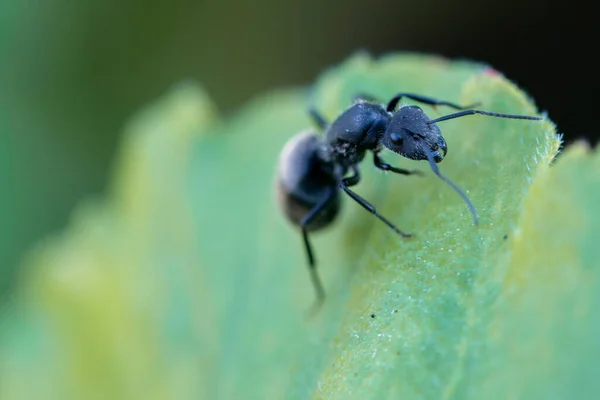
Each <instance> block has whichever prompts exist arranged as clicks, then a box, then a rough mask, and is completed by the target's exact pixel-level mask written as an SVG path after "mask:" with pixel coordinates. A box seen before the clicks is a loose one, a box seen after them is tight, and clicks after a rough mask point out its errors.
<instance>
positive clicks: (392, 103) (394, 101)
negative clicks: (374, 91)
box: [386, 93, 480, 112]
mask: <svg viewBox="0 0 600 400" xmlns="http://www.w3.org/2000/svg"><path fill="white" fill-rule="evenodd" d="M403 97H406V98H409V99H411V100H414V101H418V102H421V103H423V104H428V105H430V106H434V107H435V106H448V107H451V108H454V109H456V110H466V109H467V108H474V107H477V106H479V105H480V103H475V104H470V105H468V106H460V105H458V104H454V103H450V102H448V101H444V100H437V99H434V98H432V97H427V96H421V95H419V94H414V93H398V94H397V95H395V96H394V97H392V99H391V100H390V101H389V102H388V105H387V107H386V108H387V111H390V112H391V111H394V110H395V109H396V106H397V105H398V102H399V101H400V99H401V98H403Z"/></svg>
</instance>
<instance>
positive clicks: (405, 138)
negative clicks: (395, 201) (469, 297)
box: [277, 93, 542, 308]
mask: <svg viewBox="0 0 600 400" xmlns="http://www.w3.org/2000/svg"><path fill="white" fill-rule="evenodd" d="M402 98H407V99H410V100H413V101H417V102H420V103H423V104H427V105H431V106H448V107H450V108H453V109H455V110H459V111H458V112H456V113H453V114H449V115H446V116H443V117H439V118H436V119H430V118H429V117H428V116H427V115H426V114H425V113H424V112H423V110H422V109H421V108H420V107H418V106H410V105H406V106H401V107H399V108H397V105H398V103H399V101H400V100H401V99H402ZM476 106H478V104H473V105H469V106H460V105H457V104H454V103H450V102H447V101H442V100H436V99H434V98H431V97H426V96H421V95H418V94H413V93H398V94H397V95H395V96H394V97H392V99H391V100H390V101H389V102H388V103H387V105H384V104H381V103H378V102H376V101H375V99H374V98H373V97H371V96H367V95H359V96H356V98H355V101H354V103H353V104H352V105H351V106H350V107H349V108H347V109H346V111H344V112H343V113H342V114H341V115H340V116H339V117H337V119H335V120H334V121H333V123H331V124H329V123H327V121H326V119H325V118H324V117H323V115H322V114H321V113H320V112H318V111H317V110H316V109H315V108H314V106H311V107H310V108H309V114H310V116H311V117H312V119H313V121H314V123H315V124H316V125H317V126H318V127H319V128H320V129H321V130H322V131H324V132H325V137H324V138H323V137H321V136H319V135H318V134H317V133H316V132H314V131H305V132H301V133H299V134H297V135H296V136H294V137H292V138H291V139H290V140H289V141H288V142H287V143H286V144H285V146H284V148H283V150H282V152H281V155H280V160H279V177H278V185H277V186H278V196H279V202H280V205H281V207H282V208H283V211H284V213H285V215H286V216H287V217H288V219H289V220H290V221H291V222H292V223H293V224H295V225H298V226H299V227H300V228H301V230H302V237H303V239H304V245H305V248H306V254H307V256H308V267H309V271H310V276H311V280H312V282H313V285H314V287H315V290H316V293H317V301H316V304H315V307H316V308H319V307H320V305H321V304H322V303H323V301H324V299H325V290H324V289H323V285H322V284H321V280H320V279H319V275H318V274H317V270H316V261H315V257H314V254H313V250H312V247H311V244H310V241H309V238H308V235H309V233H310V232H314V231H317V230H319V229H321V228H323V227H325V226H327V225H329V224H330V223H331V222H332V221H333V220H334V219H335V217H336V216H337V214H338V212H339V209H340V196H339V193H340V191H343V192H345V193H346V194H347V195H348V196H350V198H352V200H354V201H355V202H357V203H358V204H359V205H360V206H361V207H363V208H364V209H365V210H367V211H369V212H370V213H372V214H373V215H375V216H376V217H377V218H379V219H380V220H381V221H382V222H383V223H385V224H386V225H387V226H388V227H390V228H391V229H392V230H394V231H395V232H396V233H397V234H399V235H400V236H402V237H405V238H406V237H410V236H411V235H410V234H407V233H404V232H403V231H401V230H400V229H398V228H397V227H396V226H395V225H394V224H393V223H392V222H390V221H389V220H388V219H387V218H385V217H384V216H383V215H381V214H379V213H378V212H377V210H376V209H375V207H373V206H372V205H371V204H370V203H369V202H368V201H366V200H365V199H363V198H362V197H361V196H359V195H358V194H356V193H355V192H354V191H352V190H351V189H350V187H352V186H354V185H356V184H358V182H359V181H360V172H359V168H358V165H359V164H360V162H361V161H362V160H363V159H364V157H365V155H366V152H367V151H371V152H372V153H373V164H374V165H375V167H376V168H379V169H381V170H383V171H391V172H394V173H397V174H402V175H420V174H421V172H420V171H415V170H407V169H402V168H396V167H392V166H391V165H389V164H387V163H386V162H385V161H384V160H383V159H382V158H381V156H380V155H379V153H380V151H381V150H382V149H383V148H387V149H389V150H391V151H393V152H394V153H397V154H399V155H401V156H403V157H406V158H409V159H412V160H427V161H428V162H429V165H430V166H431V169H432V170H433V172H434V173H435V174H436V175H437V176H438V177H439V178H440V179H442V180H443V181H444V182H446V183H447V184H448V185H449V186H451V187H452V188H453V189H454V190H455V191H456V192H457V193H458V194H459V195H460V196H461V197H462V199H463V200H464V201H465V203H466V204H467V206H468V208H469V211H470V212H471V214H472V215H473V221H474V223H475V225H477V224H478V216H477V211H476V210H475V207H474V206H473V203H471V201H470V200H469V198H468V197H467V195H466V194H465V193H463V191H462V190H460V189H459V188H458V186H456V185H455V184H454V183H453V182H452V181H450V180H449V179H448V178H446V177H445V176H444V175H442V174H441V173H440V171H439V169H438V167H437V165H436V164H437V163H439V162H441V161H442V160H443V159H444V157H445V156H446V152H447V145H446V141H445V140H444V138H443V136H442V132H441V131H440V128H439V127H438V125H437V123H438V122H442V121H447V120H450V119H454V118H459V117H464V116H467V115H474V114H482V115H486V116H490V117H500V118H512V119H525V120H541V119H542V118H541V117H532V116H525V115H511V114H500V113H495V112H489V111H482V110H476V109H473V108H474V107H476Z"/></svg>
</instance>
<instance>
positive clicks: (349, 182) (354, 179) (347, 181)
mask: <svg viewBox="0 0 600 400" xmlns="http://www.w3.org/2000/svg"><path fill="white" fill-rule="evenodd" d="M352 172H353V173H354V175H352V176H350V177H348V178H344V179H342V181H341V182H340V188H341V189H342V190H343V191H344V192H346V194H347V195H348V196H350V197H351V198H352V200H354V201H355V202H357V203H358V204H360V206H361V207H363V208H364V209H365V210H367V211H369V212H370V213H371V214H373V215H375V216H376V217H377V218H379V219H380V220H381V221H382V222H383V223H384V224H386V225H387V226H389V227H390V228H391V229H392V230H393V231H394V232H396V233H397V234H398V235H400V236H402V237H411V236H412V235H411V234H408V233H404V232H402V231H401V230H400V229H398V228H396V226H395V225H394V224H392V223H391V222H390V221H389V220H388V219H387V218H385V217H384V216H383V215H381V214H379V213H378V212H377V210H376V209H375V207H373V206H372V205H371V204H370V203H369V202H368V201H366V200H365V199H363V198H362V197H360V196H359V195H358V194H356V193H354V192H353V191H352V190H350V189H348V187H349V186H354V185H356V184H357V183H358V182H359V181H360V173H359V172H358V168H356V167H352Z"/></svg>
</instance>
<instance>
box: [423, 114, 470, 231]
mask: <svg viewBox="0 0 600 400" xmlns="http://www.w3.org/2000/svg"><path fill="white" fill-rule="evenodd" d="M442 118H443V117H442ZM423 151H424V152H425V155H426V156H427V161H429V165H430V166H431V169H432V170H433V173H434V174H436V175H437V176H439V177H440V179H441V180H443V181H444V182H446V183H447V184H448V185H449V186H450V187H451V188H452V189H454V190H455V191H456V193H458V194H459V195H460V197H462V199H463V200H464V201H465V203H467V207H469V211H470V212H471V214H472V215H473V223H474V224H475V225H479V216H478V215H477V210H476V209H475V206H474V205H473V203H471V200H469V198H468V197H467V195H466V194H464V192H463V191H462V190H460V189H459V187H458V186H456V185H455V184H454V183H453V182H452V181H451V180H450V179H448V178H446V177H445V176H444V175H442V174H441V173H440V170H439V168H438V166H437V164H436V163H435V160H434V159H433V154H431V150H429V149H428V148H427V146H423Z"/></svg>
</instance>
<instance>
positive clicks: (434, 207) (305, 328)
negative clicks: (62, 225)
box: [0, 55, 600, 399]
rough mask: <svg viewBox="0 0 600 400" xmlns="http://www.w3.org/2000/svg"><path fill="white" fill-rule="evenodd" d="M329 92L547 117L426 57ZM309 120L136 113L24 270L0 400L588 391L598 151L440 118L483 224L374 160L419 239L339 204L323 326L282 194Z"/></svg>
mask: <svg viewBox="0 0 600 400" xmlns="http://www.w3.org/2000/svg"><path fill="white" fill-rule="evenodd" d="M317 88H318V90H317V96H316V99H317V103H318V106H319V108H321V109H322V110H323V111H324V113H325V114H326V115H327V117H328V118H334V117H335V116H336V115H337V114H338V113H339V112H340V111H342V110H343V109H344V108H345V107H347V106H348V105H349V103H350V99H351V98H352V96H353V95H354V94H355V93H357V92H368V93H371V94H373V95H375V96H378V97H380V98H381V99H382V100H385V99H387V98H389V97H390V96H391V95H393V94H395V93H396V92H398V91H400V90H401V91H412V92H417V93H422V94H426V95H430V96H435V97H438V98H442V99H445V100H448V101H454V102H459V103H463V104H467V103H473V102H477V101H480V102H482V106H481V108H482V109H487V110H493V111H498V112H509V113H521V114H535V113H536V112H537V110H536V109H535V106H534V105H533V104H532V103H531V102H530V101H529V100H528V99H527V98H526V96H524V95H523V93H522V92H520V91H519V90H518V89H517V88H516V87H515V86H513V85H512V84H511V83H510V82H508V81H507V80H506V79H504V78H503V77H502V76H500V75H498V74H497V73H495V72H494V71H492V70H490V69H488V68H486V67H485V66H483V65H477V64H471V63H464V62H452V63H451V62H448V61H446V60H443V59H439V58H432V57H425V56H412V55H403V56H398V55H394V56H389V57H386V58H383V59H381V60H378V61H373V60H371V59H369V58H367V57H365V56H362V55H358V56H356V57H354V58H352V59H350V60H348V61H347V62H346V63H344V64H342V65H341V66H339V67H337V68H335V69H332V70H330V71H328V72H327V73H325V74H324V75H323V76H322V77H321V78H320V81H319V83H318V86H317ZM306 105H307V97H306V95H305V93H304V92H301V91H293V90H291V91H284V92H277V93H271V94H268V95H265V96H262V97H260V98H258V99H256V100H254V101H252V102H251V103H250V104H249V105H248V106H247V107H246V108H244V109H243V110H241V111H240V112H238V113H237V114H236V115H233V116H231V117H230V118H227V119H224V120H221V121H217V120H216V119H215V118H214V111H213V108H212V106H211V104H210V102H209V101H208V100H207V99H206V98H205V96H204V94H203V93H202V91H201V90H200V89H198V88H197V87H195V86H194V85H192V84H188V85H183V86H180V87H177V88H175V89H174V90H173V91H172V92H171V93H169V94H168V95H166V96H165V97H164V99H162V100H160V101H159V102H157V103H156V104H154V105H152V106H151V107H149V108H148V109H147V110H145V111H144V112H143V113H141V115H140V116H138V117H136V118H135V119H134V120H133V122H132V123H131V124H130V126H129V128H128V129H127V132H126V136H125V142H124V144H123V151H122V154H121V157H120V159H119V163H118V164H117V168H116V170H115V179H114V185H113V187H112V189H111V191H110V193H109V194H108V195H107V198H106V199H99V200H97V201H94V202H88V203H87V204H85V205H83V206H82V207H80V208H79V209H78V210H77V211H76V212H75V213H74V216H73V221H72V223H71V226H70V227H69V229H68V230H67V231H66V232H65V233H64V234H63V235H61V236H60V237H56V238H53V239H52V240H50V241H49V242H48V243H45V244H43V245H41V246H40V247H39V249H38V250H37V251H36V252H34V253H32V254H31V257H30V260H29V261H28V263H27V264H26V265H25V267H24V272H23V279H22V288H21V290H20V292H19V295H18V297H17V298H16V299H15V301H14V302H13V303H11V304H10V305H8V306H5V310H4V311H3V316H2V319H1V320H0V355H1V357H0V398H2V399H4V398H9V399H13V398H14V399H21V398H39V397H43V398H60V399H64V398H78V399H81V398H86V399H88V398H98V399H105V398H111V399H120V398H123V399H131V398H145V399H148V398H157V399H158V398H206V399H221V398H222V399H232V398H236V399H238V398H239V399H242V398H244V399H247V398H250V399H251V398H257V399H258V398H260V399H265V398H274V399H278V398H311V397H312V398H340V399H342V398H343V399H348V398H356V399H369V398H373V399H382V398H399V397H400V396H403V397H404V398H465V397H472V398H507V397H514V398H565V397H566V396H568V395H576V394H577V395H579V396H578V398H584V397H586V396H588V397H592V396H591V393H593V392H592V391H593V390H596V392H597V389H598V387H597V386H598V384H597V383H595V379H594V378H595V376H596V375H597V374H596V371H597V368H596V367H595V366H594V362H595V360H596V359H597V358H598V357H597V356H598V355H599V352H600V346H599V345H598V344H597V343H598V341H597V340H596V338H597V337H599V335H598V334H599V333H600V328H599V326H600V325H599V323H598V321H599V319H598V317H599V315H598V305H599V300H600V296H599V293H600V291H599V290H598V278H599V271H598V265H597V264H598V262H597V261H596V260H597V259H598V257H599V255H600V251H599V250H598V247H597V245H596V242H597V235H596V234H595V232H598V229H599V228H600V215H599V213H598V211H597V210H596V208H597V206H596V205H597V204H598V201H599V200H600V189H599V188H600V185H599V183H600V182H599V179H600V178H599V177H600V157H599V156H598V155H597V154H594V155H593V156H592V155H590V154H588V152H587V151H586V150H585V149H584V148H583V147H581V146H579V147H576V148H574V149H572V150H570V151H567V152H566V155H565V156H564V158H562V159H560V160H559V162H558V163H557V165H556V166H553V167H551V168H550V167H549V163H550V161H551V160H552V159H553V157H554V155H555V154H556V152H557V150H558V146H559V143H560V141H559V138H558V137H557V135H556V133H555V129H554V126H553V125H552V124H551V123H550V122H548V121H543V122H531V121H515V120H503V119H492V118H485V117H481V116H477V117H467V118H464V119H460V120H453V121H447V122H443V123H441V124H440V127H441V128H442V130H443V132H444V136H445V138H446V140H447V142H448V148H449V151H448V156H447V158H446V160H444V162H443V163H441V164H440V168H441V169H442V171H443V172H444V173H445V174H446V175H447V176H448V177H450V178H451V179H453V180H454V181H455V183H456V184H457V185H459V186H460V187H461V188H463V189H464V190H466V191H467V192H468V194H469V196H470V197H471V199H472V201H473V202H474V204H475V206H476V207H477V209H478V211H479V214H480V217H481V223H480V225H479V226H473V224H472V221H471V217H470V214H469V213H468V210H467V208H466V207H465V205H464V204H463V203H462V201H461V199H460V198H459V197H458V196H457V195H456V193H455V192H453V191H452V190H451V189H450V188H449V187H447V186H445V185H444V184H443V183H442V182H441V181H439V179H437V178H436V177H434V176H433V174H432V173H431V172H429V171H428V166H427V164H426V163H425V162H420V163H418V162H414V161H410V160H403V159H400V158H399V157H396V156H394V155H393V154H386V160H387V161H388V162H390V163H391V164H393V165H396V166H402V167H407V168H411V169H413V168H420V169H422V170H423V171H426V172H427V176H426V177H425V178H414V177H403V176H397V175H393V174H383V173H379V172H378V171H375V170H374V167H372V166H371V165H370V162H369V161H368V160H367V161H366V162H365V163H364V165H363V167H362V169H363V175H364V179H363V182H361V184H360V185H359V186H357V189H356V190H357V192H359V193H360V194H361V195H363V196H364V197H366V198H367V199H368V200H370V201H371V202H372V203H373V204H375V205H376V206H377V207H378V209H379V210H380V211H381V212H382V213H383V214H384V215H386V216H387V217H388V218H390V219H391V220H392V221H394V222H395V223H396V224H397V225H398V226H399V227H401V228H402V229H403V230H405V231H409V232H411V233H413V234H415V237H414V238H412V239H410V240H405V239H401V238H399V237H397V236H395V235H394V234H393V233H392V232H390V231H389V229H388V228H386V227H385V226H384V225H383V224H381V223H380V222H378V221H377V220H375V219H374V218H372V216H370V215H368V214H367V213H365V212H364V211H363V210H362V209H360V208H359V207H358V206H357V205H355V204H353V203H351V202H349V201H346V202H345V204H344V212H343V214H342V217H341V218H340V220H339V221H337V222H336V223H335V224H334V226H333V227H332V228H331V229H330V230H328V231H326V232H324V233H321V234H317V235H315V237H314V243H315V248H316V254H317V257H318V262H319V268H320V272H321V274H322V277H323V281H324V283H325V287H326V290H327V294H328V298H327V303H326V305H325V307H324V308H323V309H322V311H321V313H320V314H319V315H317V316H316V317H315V318H312V319H308V318H306V311H307V309H308V307H309V306H310V304H311V302H312V300H313V297H314V293H313V289H312V287H311V286H310V281H309V277H308V274H307V271H306V265H305V255H304V253H303V248H302V245H301V240H300V236H299V234H298V232H297V231H296V230H295V229H294V228H292V227H290V226H289V225H288V224H287V223H286V222H285V221H284V220H283V218H282V216H281V215H280V213H279V211H278V209H277V206H276V204H275V200H274V199H275V196H274V185H273V183H274V180H275V173H276V162H277V158H278V153H279V151H280V150H281V147H282V146H283V144H284V143H285V141H286V140H287V139H288V138H289V137H290V136H291V135H293V134H295V133H296V132H297V131H299V130H303V129H306V128H307V127H309V126H310V121H309V119H308V117H307V114H306ZM424 109H425V111H426V112H427V113H428V114H429V115H430V116H432V117H434V116H440V115H443V114H445V113H446V112H448V110H446V109H444V108H442V107H439V108H438V109H437V110H434V109H432V108H429V107H424ZM32 382H35V384H32ZM576 397H577V396H576Z"/></svg>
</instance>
